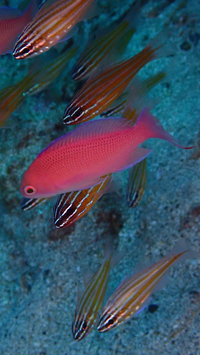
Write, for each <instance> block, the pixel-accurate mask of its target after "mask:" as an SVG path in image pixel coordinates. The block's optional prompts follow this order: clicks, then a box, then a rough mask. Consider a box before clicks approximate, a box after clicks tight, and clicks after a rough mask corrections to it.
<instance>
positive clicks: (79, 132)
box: [21, 109, 184, 198]
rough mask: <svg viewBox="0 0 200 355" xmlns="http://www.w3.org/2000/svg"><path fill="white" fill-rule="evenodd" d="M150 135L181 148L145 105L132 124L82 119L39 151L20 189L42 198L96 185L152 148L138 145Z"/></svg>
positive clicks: (146, 154)
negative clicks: (82, 120)
mask: <svg viewBox="0 0 200 355" xmlns="http://www.w3.org/2000/svg"><path fill="white" fill-rule="evenodd" d="M130 114H131V112H130ZM149 138H160V139H165V140H167V141H169V142H170V143H172V144H174V145H176V146H178V147H181V148H184V147H183V146H180V145H179V144H178V141H177V140H176V139H175V138H174V137H173V136H171V134H170V133H168V132H166V131H165V130H164V128H163V127H162V126H161V124H160V123H159V121H158V119H157V118H156V117H154V116H152V115H151V114H150V112H149V110H147V109H144V110H143V111H142V113H141V115H140V117H139V118H138V120H137V122H136V124H135V125H133V124H132V123H131V122H130V119H129V120H128V119H124V118H107V119H100V120H96V121H89V122H86V123H83V124H82V125H80V126H78V127H77V128H76V129H75V130H73V131H72V132H70V133H67V134H65V135H64V136H62V137H60V138H58V139H57V140H55V141H54V142H52V143H51V144H50V145H49V146H48V147H47V148H46V149H44V150H43V151H42V152H41V153H40V154H39V155H38V157H37V158H36V159H35V160H34V161H33V163H32V164H31V165H30V167H29V168H28V170H27V171H26V172H25V174H24V177H23V180H22V183H21V193H22V195H23V196H24V197H29V198H30V197H34V198H43V197H49V196H53V195H57V194H61V193H64V192H68V191H77V190H83V189H86V188H89V187H91V186H95V185H97V184H99V183H100V182H101V181H102V180H103V176H104V175H107V174H110V173H114V172H118V171H121V170H124V169H127V168H130V167H131V166H133V165H134V164H136V163H138V162H140V161H141V160H142V159H144V158H145V157H147V156H148V155H149V153H150V152H151V150H147V149H144V148H141V147H138V146H139V145H140V144H141V143H143V142H144V141H146V140H147V139H149Z"/></svg>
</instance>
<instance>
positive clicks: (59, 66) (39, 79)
mask: <svg viewBox="0 0 200 355" xmlns="http://www.w3.org/2000/svg"><path fill="white" fill-rule="evenodd" d="M76 50H77V48H76V47H72V48H70V49H69V50H68V51H66V52H64V53H63V54H61V55H59V56H58V57H57V58H55V59H54V60H48V61H47V62H46V63H44V64H43V63H38V65H37V66H38V68H37V69H36V68H35V67H33V68H32V69H31V71H30V72H31V73H32V74H33V81H32V82H33V83H32V86H31V87H30V88H29V90H28V91H27V92H26V95H34V94H36V93H39V92H41V91H42V90H44V89H45V88H46V87H47V86H48V85H50V84H51V83H52V82H53V81H54V80H55V79H56V78H57V77H58V76H59V75H60V73H61V72H62V71H63V70H64V68H65V67H66V66H67V64H68V63H69V60H70V59H71V58H72V57H73V56H74V55H75V53H76ZM39 64H40V65H39Z"/></svg>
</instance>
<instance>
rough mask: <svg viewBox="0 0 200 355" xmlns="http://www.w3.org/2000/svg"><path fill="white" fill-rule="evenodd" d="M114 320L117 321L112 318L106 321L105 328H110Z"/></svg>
mask: <svg viewBox="0 0 200 355" xmlns="http://www.w3.org/2000/svg"><path fill="white" fill-rule="evenodd" d="M116 320H117V318H116V317H112V318H109V319H107V321H106V328H110V327H111V326H112V325H113V324H114V323H115V322H116Z"/></svg>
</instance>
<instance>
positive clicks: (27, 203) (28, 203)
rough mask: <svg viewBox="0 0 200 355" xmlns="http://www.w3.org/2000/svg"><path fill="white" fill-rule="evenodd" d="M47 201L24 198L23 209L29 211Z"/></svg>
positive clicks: (44, 199)
mask: <svg viewBox="0 0 200 355" xmlns="http://www.w3.org/2000/svg"><path fill="white" fill-rule="evenodd" d="M45 201H47V198H26V197H24V198H23V199H22V202H21V209H22V210H23V211H29V210H31V209H32V208H34V207H36V206H39V205H41V204H42V203H44V202H45Z"/></svg>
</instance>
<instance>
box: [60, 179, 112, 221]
mask: <svg viewBox="0 0 200 355" xmlns="http://www.w3.org/2000/svg"><path fill="white" fill-rule="evenodd" d="M111 180H112V178H111V174H109V175H107V176H106V177H105V179H104V180H103V181H102V182H101V183H100V184H98V185H96V186H93V187H91V188H89V189H85V190H80V191H73V192H67V193H65V194H62V195H60V197H59V198H58V201H57V203H56V204H55V207H54V224H55V226H56V227H57V228H63V227H67V226H70V224H72V223H74V222H76V221H77V220H78V219H79V218H81V217H83V216H84V215H85V214H86V213H87V212H88V211H89V210H90V209H91V208H92V206H93V205H94V204H95V203H96V202H97V201H98V200H99V199H100V197H101V196H102V195H103V194H104V193H105V192H106V190H107V189H108V187H109V186H110V184H111Z"/></svg>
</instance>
